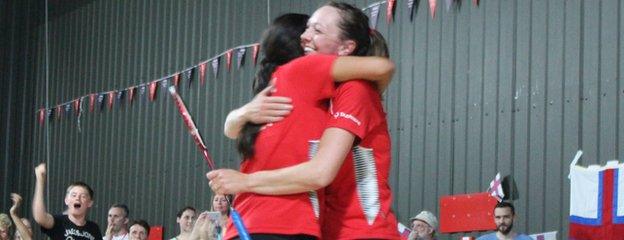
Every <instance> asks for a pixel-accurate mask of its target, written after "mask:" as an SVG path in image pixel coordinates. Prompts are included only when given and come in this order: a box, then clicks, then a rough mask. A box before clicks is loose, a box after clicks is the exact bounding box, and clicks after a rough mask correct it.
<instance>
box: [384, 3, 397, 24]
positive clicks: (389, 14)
mask: <svg viewBox="0 0 624 240" xmlns="http://www.w3.org/2000/svg"><path fill="white" fill-rule="evenodd" d="M395 3H396V0H388V8H387V9H386V21H387V22H388V23H391V22H392V18H393V17H392V16H393V13H394V4H395Z"/></svg>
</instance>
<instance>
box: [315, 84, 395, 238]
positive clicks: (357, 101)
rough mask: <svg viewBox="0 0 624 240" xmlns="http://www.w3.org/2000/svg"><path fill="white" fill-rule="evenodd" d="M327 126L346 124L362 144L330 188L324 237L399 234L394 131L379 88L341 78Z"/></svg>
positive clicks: (376, 236)
mask: <svg viewBox="0 0 624 240" xmlns="http://www.w3.org/2000/svg"><path fill="white" fill-rule="evenodd" d="M330 113H331V117H330V120H329V121H328V123H327V127H328V128H329V127H337V128H341V129H345V130H347V131H349V132H351V133H353V134H355V135H356V136H357V139H359V144H358V145H357V146H355V147H354V148H353V150H352V151H351V153H349V155H348V156H347V158H346V159H345V161H344V163H343V165H342V167H341V168H340V170H339V172H338V174H337V175H336V178H335V179H334V181H333V182H332V183H331V184H330V185H329V186H327V188H326V189H325V208H324V210H323V221H324V222H323V226H322V228H323V230H322V231H323V239H332V240H334V239H364V238H368V239H370V238H375V239H399V234H398V231H397V220H396V217H395V215H394V213H393V212H392V209H391V205H392V191H391V190H390V186H389V184H388V175H389V172H390V134H389V133H388V124H387V121H386V114H385V112H384V110H383V106H382V105H381V96H380V95H379V93H378V92H377V90H376V89H375V88H374V87H373V86H372V85H371V84H370V83H369V82H365V81H350V82H345V83H343V84H341V85H340V86H339V87H338V88H337V89H336V93H335V95H334V97H333V98H332V99H331V107H330Z"/></svg>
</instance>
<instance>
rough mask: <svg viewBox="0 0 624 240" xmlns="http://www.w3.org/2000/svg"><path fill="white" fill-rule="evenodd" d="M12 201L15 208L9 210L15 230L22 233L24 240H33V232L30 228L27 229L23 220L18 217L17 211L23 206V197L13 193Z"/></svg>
mask: <svg viewBox="0 0 624 240" xmlns="http://www.w3.org/2000/svg"><path fill="white" fill-rule="evenodd" d="M11 200H12V201H13V206H12V207H11V209H10V210H9V213H10V214H11V219H12V220H13V223H15V228H16V229H17V231H18V232H19V233H20V236H21V237H22V239H23V240H31V239H32V232H31V231H29V230H28V227H26V225H25V224H24V223H23V222H22V219H21V218H20V217H19V216H18V215H17V211H18V210H19V207H20V205H21V204H22V196H20V195H19V194H17V193H11Z"/></svg>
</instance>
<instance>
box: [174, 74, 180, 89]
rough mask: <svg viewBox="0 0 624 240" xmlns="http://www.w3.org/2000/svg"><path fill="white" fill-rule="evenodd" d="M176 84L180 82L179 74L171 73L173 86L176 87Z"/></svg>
mask: <svg viewBox="0 0 624 240" xmlns="http://www.w3.org/2000/svg"><path fill="white" fill-rule="evenodd" d="M178 84H180V74H179V73H176V74H175V75H173V85H175V87H176V88H177V87H178Z"/></svg>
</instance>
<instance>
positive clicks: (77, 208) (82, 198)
mask: <svg viewBox="0 0 624 240" xmlns="http://www.w3.org/2000/svg"><path fill="white" fill-rule="evenodd" d="M65 205H66V206H67V213H68V214H71V215H74V216H85V215H86V214H87V210H88V209H89V208H90V207H91V205H93V200H91V195H89V191H88V190H87V188H85V187H83V186H72V187H70V188H69V189H68V191H67V195H66V196H65Z"/></svg>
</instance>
